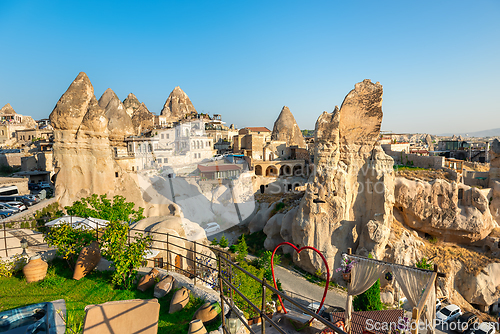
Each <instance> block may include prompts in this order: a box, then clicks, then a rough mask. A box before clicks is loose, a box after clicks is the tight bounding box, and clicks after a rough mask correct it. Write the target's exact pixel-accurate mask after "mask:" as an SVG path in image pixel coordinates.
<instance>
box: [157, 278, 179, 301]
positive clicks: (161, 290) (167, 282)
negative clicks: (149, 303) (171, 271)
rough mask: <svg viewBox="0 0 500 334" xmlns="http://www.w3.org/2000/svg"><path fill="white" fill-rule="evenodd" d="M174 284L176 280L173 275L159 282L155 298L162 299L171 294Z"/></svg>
mask: <svg viewBox="0 0 500 334" xmlns="http://www.w3.org/2000/svg"><path fill="white" fill-rule="evenodd" d="M174 282H175V279H174V278H173V277H172V276H171V275H168V276H167V277H165V278H164V279H162V280H161V281H159V282H158V284H156V285H155V291H154V293H153V295H154V296H155V298H161V297H163V296H165V295H166V294H167V293H169V292H170V290H172V286H173V285H174Z"/></svg>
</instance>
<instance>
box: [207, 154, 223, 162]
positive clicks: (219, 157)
mask: <svg viewBox="0 0 500 334" xmlns="http://www.w3.org/2000/svg"><path fill="white" fill-rule="evenodd" d="M223 158H224V157H223V156H222V155H220V154H216V155H214V156H213V157H212V158H210V160H212V161H217V160H221V159H223Z"/></svg>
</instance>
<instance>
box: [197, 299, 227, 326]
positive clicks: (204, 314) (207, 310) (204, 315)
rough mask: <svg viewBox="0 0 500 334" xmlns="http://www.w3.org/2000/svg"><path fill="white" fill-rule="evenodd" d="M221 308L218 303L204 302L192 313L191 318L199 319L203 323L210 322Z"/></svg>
mask: <svg viewBox="0 0 500 334" xmlns="http://www.w3.org/2000/svg"><path fill="white" fill-rule="evenodd" d="M220 311H221V309H220V306H219V303H217V302H213V303H210V302H208V303H205V304H203V305H202V306H201V307H200V308H199V309H198V311H196V313H195V314H194V317H193V319H200V320H201V321H203V323H207V322H210V321H212V320H214V319H215V318H217V315H218V314H219V313H220Z"/></svg>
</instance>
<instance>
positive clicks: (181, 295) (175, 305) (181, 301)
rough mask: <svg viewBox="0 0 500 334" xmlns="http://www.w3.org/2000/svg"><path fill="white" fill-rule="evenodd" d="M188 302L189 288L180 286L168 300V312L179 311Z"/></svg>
mask: <svg viewBox="0 0 500 334" xmlns="http://www.w3.org/2000/svg"><path fill="white" fill-rule="evenodd" d="M188 302H189V290H188V289H186V288H182V289H180V290H177V291H176V292H175V293H174V296H173V297H172V300H171V301H170V310H169V311H168V313H174V312H177V311H180V310H182V309H183V308H184V306H186V305H187V303H188Z"/></svg>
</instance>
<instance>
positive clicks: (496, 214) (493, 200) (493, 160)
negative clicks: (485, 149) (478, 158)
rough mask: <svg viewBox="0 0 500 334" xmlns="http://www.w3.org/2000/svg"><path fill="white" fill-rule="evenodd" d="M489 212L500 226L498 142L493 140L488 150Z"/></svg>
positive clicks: (499, 150) (499, 148) (499, 143)
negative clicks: (490, 192)
mask: <svg viewBox="0 0 500 334" xmlns="http://www.w3.org/2000/svg"><path fill="white" fill-rule="evenodd" d="M490 155H491V156H490V175H489V178H490V181H489V182H490V184H489V185H490V188H491V189H492V194H491V195H490V198H489V200H490V211H491V214H492V216H493V218H494V219H495V220H496V222H497V224H498V225H500V142H499V141H498V139H495V140H494V141H493V143H492V144H491V150H490Z"/></svg>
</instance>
